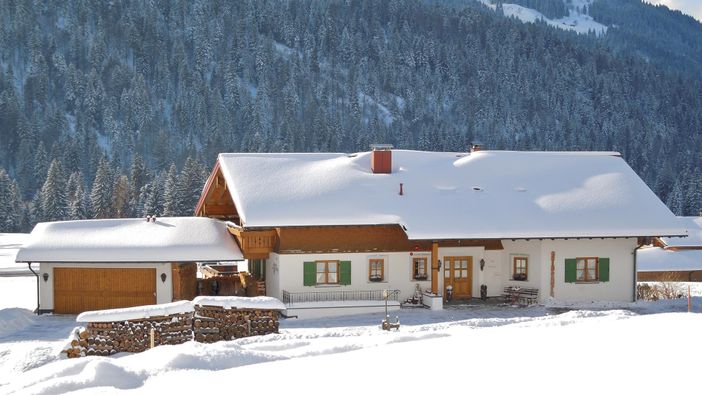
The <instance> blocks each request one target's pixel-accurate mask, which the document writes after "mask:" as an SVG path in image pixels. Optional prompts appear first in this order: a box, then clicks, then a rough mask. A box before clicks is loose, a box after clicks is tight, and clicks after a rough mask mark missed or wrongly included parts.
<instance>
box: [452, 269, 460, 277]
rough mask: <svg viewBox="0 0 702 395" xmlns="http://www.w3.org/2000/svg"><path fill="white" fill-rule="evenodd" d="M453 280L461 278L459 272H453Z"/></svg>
mask: <svg viewBox="0 0 702 395" xmlns="http://www.w3.org/2000/svg"><path fill="white" fill-rule="evenodd" d="M453 278H461V271H460V270H456V271H455V272H453Z"/></svg>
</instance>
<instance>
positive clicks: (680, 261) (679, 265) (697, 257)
mask: <svg viewBox="0 0 702 395" xmlns="http://www.w3.org/2000/svg"><path fill="white" fill-rule="evenodd" d="M688 270H702V250H679V251H672V250H666V249H663V248H660V247H650V248H642V249H640V250H638V251H637V253H636V271H639V272H665V271H688Z"/></svg>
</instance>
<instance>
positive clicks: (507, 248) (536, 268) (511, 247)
mask: <svg viewBox="0 0 702 395" xmlns="http://www.w3.org/2000/svg"><path fill="white" fill-rule="evenodd" d="M502 246H503V247H504V250H502V265H501V268H502V278H503V283H502V286H501V287H500V290H499V292H500V293H502V291H503V289H504V287H507V286H512V287H529V288H539V296H541V295H542V294H543V293H544V289H546V288H543V287H542V278H543V276H542V273H544V272H545V271H546V269H545V268H546V267H547V266H544V264H543V258H542V253H541V241H540V240H528V241H527V240H515V241H511V240H502ZM515 256H526V257H527V258H529V261H528V262H529V263H528V269H527V270H528V273H527V280H526V281H515V280H513V277H512V274H513V273H512V270H513V267H512V265H513V258H514V257H515ZM548 268H549V269H548V270H550V262H549V266H548ZM546 292H548V291H546Z"/></svg>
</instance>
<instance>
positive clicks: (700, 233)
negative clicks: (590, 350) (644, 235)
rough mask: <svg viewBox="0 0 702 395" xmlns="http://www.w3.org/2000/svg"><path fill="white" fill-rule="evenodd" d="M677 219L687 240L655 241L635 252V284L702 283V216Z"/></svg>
mask: <svg viewBox="0 0 702 395" xmlns="http://www.w3.org/2000/svg"><path fill="white" fill-rule="evenodd" d="M679 218H680V221H682V223H683V226H684V227H686V228H687V229H688V232H689V236H688V237H685V238H676V237H673V238H671V237H659V238H656V239H654V243H653V245H651V246H650V247H646V248H642V249H640V250H638V251H637V265H636V266H637V271H638V280H639V281H696V282H702V213H700V216H698V217H679Z"/></svg>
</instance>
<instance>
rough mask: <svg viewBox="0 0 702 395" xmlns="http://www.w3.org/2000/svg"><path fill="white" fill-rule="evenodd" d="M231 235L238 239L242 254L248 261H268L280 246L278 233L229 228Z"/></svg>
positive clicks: (272, 230) (274, 231)
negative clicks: (278, 245) (270, 255)
mask: <svg viewBox="0 0 702 395" xmlns="http://www.w3.org/2000/svg"><path fill="white" fill-rule="evenodd" d="M228 229H229V233H231V234H233V235H234V237H236V240H237V242H239V247H241V252H242V253H243V254H244V258H246V259H268V254H270V253H271V252H273V251H274V250H275V248H276V245H277V244H278V232H277V231H276V230H275V229H271V230H243V229H239V228H233V227H229V228H228Z"/></svg>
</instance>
